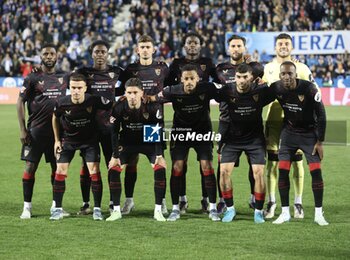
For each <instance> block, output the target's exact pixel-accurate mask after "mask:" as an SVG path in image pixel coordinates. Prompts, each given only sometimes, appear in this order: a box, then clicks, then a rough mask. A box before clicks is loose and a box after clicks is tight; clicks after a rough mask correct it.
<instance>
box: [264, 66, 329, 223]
mask: <svg viewBox="0 0 350 260" xmlns="http://www.w3.org/2000/svg"><path fill="white" fill-rule="evenodd" d="M296 70H297V67H296V64H294V63H293V62H291V61H285V62H283V63H282V64H281V69H280V79H281V80H279V81H277V82H275V83H273V84H272V85H271V86H270V88H272V90H273V91H274V94H275V95H276V97H277V100H278V102H279V103H280V105H281V107H282V109H283V111H284V119H283V128H282V132H281V141H280V149H279V153H278V158H279V179H278V188H279V192H280V196H281V203H282V213H281V215H280V216H279V217H278V218H277V219H276V220H275V221H274V222H273V223H274V224H282V223H284V222H288V221H289V220H290V211H289V188H290V183H289V176H288V174H289V170H290V166H291V161H292V158H293V156H294V154H295V152H296V151H297V150H298V149H301V150H302V151H303V152H304V154H305V157H306V159H307V162H308V164H309V169H310V174H311V178H312V191H313V194H314V201H315V218H314V220H315V222H316V223H317V224H318V225H320V226H325V225H328V222H327V221H326V220H325V218H324V216H323V210H322V201H323V189H324V184H323V179H322V172H321V160H322V159H323V146H322V142H323V141H324V137H325V131H326V111H325V108H324V106H323V103H322V100H321V92H320V91H319V89H318V88H317V87H316V86H315V85H314V84H313V83H311V82H310V81H306V80H302V79H299V78H297V76H298V75H297V71H296Z"/></svg>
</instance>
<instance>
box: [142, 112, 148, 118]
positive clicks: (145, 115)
mask: <svg viewBox="0 0 350 260" xmlns="http://www.w3.org/2000/svg"><path fill="white" fill-rule="evenodd" d="M143 117H144V118H145V119H146V120H147V119H148V118H149V113H147V112H144V113H143Z"/></svg>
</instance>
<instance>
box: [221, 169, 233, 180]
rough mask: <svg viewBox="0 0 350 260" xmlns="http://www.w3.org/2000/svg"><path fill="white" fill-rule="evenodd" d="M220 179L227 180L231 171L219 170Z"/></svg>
mask: <svg viewBox="0 0 350 260" xmlns="http://www.w3.org/2000/svg"><path fill="white" fill-rule="evenodd" d="M220 177H221V178H229V177H231V171H230V170H229V169H228V168H226V167H221V168H220Z"/></svg>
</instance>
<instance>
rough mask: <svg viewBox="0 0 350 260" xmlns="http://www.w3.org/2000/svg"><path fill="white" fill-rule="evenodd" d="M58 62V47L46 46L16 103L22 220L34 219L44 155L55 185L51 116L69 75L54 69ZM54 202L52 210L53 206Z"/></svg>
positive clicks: (63, 94) (64, 91) (63, 93)
mask: <svg viewBox="0 0 350 260" xmlns="http://www.w3.org/2000/svg"><path fill="white" fill-rule="evenodd" d="M56 61H57V52H56V47H55V45H53V44H50V43H48V44H45V45H44V46H43V47H42V49H41V63H42V64H41V69H40V71H38V72H35V73H31V74H30V75H28V77H27V78H25V79H24V82H23V87H22V89H21V92H20V94H19V97H18V100H17V114H18V121H19V126H20V139H21V142H22V152H21V159H22V160H24V161H25V162H26V165H25V169H24V173H23V179H22V182H23V196H24V206H23V212H22V215H21V219H29V218H31V210H32V196H33V188H34V181H35V172H36V170H37V168H38V166H39V162H40V159H41V156H42V155H43V154H45V160H46V162H50V165H51V184H52V185H53V182H54V178H55V172H56V160H55V157H54V153H53V147H54V137H53V131H52V124H51V119H52V113H53V109H54V106H55V102H56V99H57V98H58V97H61V96H65V95H66V89H67V84H68V75H67V74H66V73H64V72H58V71H56V69H55V65H56ZM25 103H27V106H28V115H29V118H28V122H27V127H26V122H25V106H24V104H25ZM54 206H55V205H54V203H53V205H52V207H54Z"/></svg>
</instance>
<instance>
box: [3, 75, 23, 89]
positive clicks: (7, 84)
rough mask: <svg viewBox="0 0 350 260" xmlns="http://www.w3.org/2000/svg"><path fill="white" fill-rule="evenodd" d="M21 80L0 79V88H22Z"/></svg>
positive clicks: (13, 78) (17, 78)
mask: <svg viewBox="0 0 350 260" xmlns="http://www.w3.org/2000/svg"><path fill="white" fill-rule="evenodd" d="M22 84H23V78H20V77H0V87H4V88H15V87H22Z"/></svg>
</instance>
